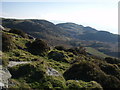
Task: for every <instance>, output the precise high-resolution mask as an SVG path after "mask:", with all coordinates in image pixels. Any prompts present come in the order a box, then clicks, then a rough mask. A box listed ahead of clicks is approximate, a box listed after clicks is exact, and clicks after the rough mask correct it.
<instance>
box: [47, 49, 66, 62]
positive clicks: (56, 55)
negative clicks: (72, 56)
mask: <svg viewBox="0 0 120 90" xmlns="http://www.w3.org/2000/svg"><path fill="white" fill-rule="evenodd" d="M48 58H49V59H53V60H56V61H62V62H67V63H68V61H67V59H66V58H67V56H66V55H65V54H64V53H63V52H59V51H51V52H50V53H49V54H48Z"/></svg>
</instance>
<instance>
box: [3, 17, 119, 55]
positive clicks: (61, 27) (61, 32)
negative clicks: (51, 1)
mask: <svg viewBox="0 0 120 90" xmlns="http://www.w3.org/2000/svg"><path fill="white" fill-rule="evenodd" d="M2 25H3V26H4V27H5V28H16V29H19V30H22V31H24V32H26V33H28V34H30V35H32V36H34V37H35V38H41V39H43V40H45V41H46V42H48V44H49V45H50V46H55V45H56V46H57V45H63V46H65V47H74V46H85V47H86V46H87V47H92V48H94V49H96V50H98V51H100V52H102V53H104V54H107V55H109V56H113V57H119V55H118V53H119V51H118V49H117V47H118V35H116V34H112V33H110V32H106V31H98V30H96V29H94V28H92V27H84V26H82V25H78V24H75V23H60V24H57V25H55V24H53V23H51V22H49V21H46V20H37V19H25V20H17V19H2Z"/></svg>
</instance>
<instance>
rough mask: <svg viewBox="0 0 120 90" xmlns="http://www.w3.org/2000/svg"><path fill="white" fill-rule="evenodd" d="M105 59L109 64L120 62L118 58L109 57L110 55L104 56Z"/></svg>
mask: <svg viewBox="0 0 120 90" xmlns="http://www.w3.org/2000/svg"><path fill="white" fill-rule="evenodd" d="M105 61H107V62H108V63H111V64H118V63H120V59H116V58H111V57H106V58H105Z"/></svg>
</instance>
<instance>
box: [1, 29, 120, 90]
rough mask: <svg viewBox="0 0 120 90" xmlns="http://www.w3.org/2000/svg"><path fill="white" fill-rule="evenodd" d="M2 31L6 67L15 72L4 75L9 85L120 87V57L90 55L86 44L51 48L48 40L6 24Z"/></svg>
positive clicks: (75, 87) (70, 87)
mask: <svg viewBox="0 0 120 90" xmlns="http://www.w3.org/2000/svg"><path fill="white" fill-rule="evenodd" d="M1 33H2V43H3V44H2V49H3V50H2V62H3V68H4V70H6V71H7V69H8V70H9V72H10V74H11V75H10V76H9V77H8V76H7V75H6V74H5V75H4V76H5V77H6V78H5V79H4V80H6V79H7V80H8V82H9V83H8V88H11V89H15V88H18V89H43V90H46V89H60V90H61V89H81V88H82V89H99V90H103V89H104V90H105V89H108V88H120V84H119V83H120V60H119V59H115V58H110V57H106V58H98V57H95V56H92V55H89V54H88V53H87V52H86V50H85V48H84V47H72V48H65V47H63V46H55V47H52V48H51V47H50V46H49V45H48V44H47V43H46V42H45V41H44V40H42V39H38V38H37V39H36V38H32V36H29V34H26V33H25V32H23V31H20V30H18V29H6V28H5V29H4V30H2V32H1ZM4 70H3V71H4ZM3 73H4V72H3ZM7 73H8V71H7ZM3 84H5V83H4V82H3ZM6 86H7V85H6ZM4 88H6V87H4Z"/></svg>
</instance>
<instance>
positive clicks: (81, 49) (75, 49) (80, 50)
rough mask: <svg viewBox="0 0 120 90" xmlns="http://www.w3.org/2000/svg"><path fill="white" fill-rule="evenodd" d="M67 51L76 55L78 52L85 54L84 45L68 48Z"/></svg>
mask: <svg viewBox="0 0 120 90" xmlns="http://www.w3.org/2000/svg"><path fill="white" fill-rule="evenodd" d="M67 51H68V52H72V53H73V54H75V55H78V54H84V55H86V51H85V48H84V47H75V48H70V49H68V50H67Z"/></svg>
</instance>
